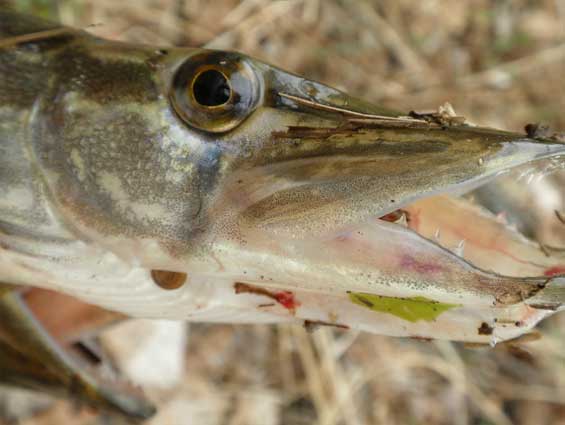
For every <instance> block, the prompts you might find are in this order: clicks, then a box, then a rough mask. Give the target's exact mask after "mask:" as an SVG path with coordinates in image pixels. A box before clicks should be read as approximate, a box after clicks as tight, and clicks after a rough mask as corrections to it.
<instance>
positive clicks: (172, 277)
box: [151, 270, 188, 290]
mask: <svg viewBox="0 0 565 425" xmlns="http://www.w3.org/2000/svg"><path fill="white" fill-rule="evenodd" d="M151 277H152V278H153V281H154V282H155V283H156V284H157V286H159V287H160V288H163V289H167V290H172V289H178V288H180V287H181V286H183V285H184V284H185V283H186V281H187V278H188V276H187V274H186V273H180V272H171V271H168V270H151Z"/></svg>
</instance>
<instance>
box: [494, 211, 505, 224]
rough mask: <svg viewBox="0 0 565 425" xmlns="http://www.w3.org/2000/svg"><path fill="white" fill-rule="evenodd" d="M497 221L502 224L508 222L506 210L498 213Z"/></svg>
mask: <svg viewBox="0 0 565 425" xmlns="http://www.w3.org/2000/svg"><path fill="white" fill-rule="evenodd" d="M496 221H498V222H499V223H502V224H508V218H507V217H506V211H501V212H499V213H498V214H497V215H496Z"/></svg>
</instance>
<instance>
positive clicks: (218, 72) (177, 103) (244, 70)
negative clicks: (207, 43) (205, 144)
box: [170, 52, 261, 133]
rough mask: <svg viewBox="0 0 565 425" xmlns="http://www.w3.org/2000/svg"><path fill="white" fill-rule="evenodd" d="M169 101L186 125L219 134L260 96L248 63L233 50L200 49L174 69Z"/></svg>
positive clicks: (241, 118) (250, 109)
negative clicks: (200, 51)
mask: <svg viewBox="0 0 565 425" xmlns="http://www.w3.org/2000/svg"><path fill="white" fill-rule="evenodd" d="M170 97H171V103H172V105H173V108H174V110H175V111H176V113H177V115H178V116H179V117H180V118H181V119H182V120H183V121H184V122H185V123H186V124H188V125H190V126H192V127H195V128H197V129H199V130H204V131H207V132H210V133H223V132H226V131H229V130H232V129H234V128H235V127H237V126H238V125H239V124H241V123H242V122H243V121H244V120H245V119H246V118H247V117H248V116H249V115H250V114H251V113H252V112H253V111H254V110H255V108H256V107H257V105H258V103H259V99H260V97H261V85H260V84H259V79H258V77H257V75H256V73H255V71H254V70H253V68H252V67H251V65H250V64H249V62H248V61H247V60H246V59H245V58H244V57H242V56H241V55H238V54H237V53H226V52H203V53H197V54H196V55H192V56H190V57H189V58H188V59H186V61H185V62H184V63H183V64H182V65H181V66H180V67H179V68H178V70H177V71H176V73H175V75H174V77H173V84H172V88H171V95H170Z"/></svg>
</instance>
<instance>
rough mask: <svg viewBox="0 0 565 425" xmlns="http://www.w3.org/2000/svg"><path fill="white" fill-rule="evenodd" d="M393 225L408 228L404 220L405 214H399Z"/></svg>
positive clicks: (406, 221)
mask: <svg viewBox="0 0 565 425" xmlns="http://www.w3.org/2000/svg"><path fill="white" fill-rule="evenodd" d="M394 224H400V225H401V226H404V227H408V220H407V219H406V214H405V213H401V214H400V217H399V218H398V220H396V221H395V222H394Z"/></svg>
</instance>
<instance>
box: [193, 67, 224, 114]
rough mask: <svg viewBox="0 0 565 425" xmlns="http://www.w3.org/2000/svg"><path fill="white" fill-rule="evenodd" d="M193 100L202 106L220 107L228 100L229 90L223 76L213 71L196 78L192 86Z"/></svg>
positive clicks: (205, 72)
mask: <svg viewBox="0 0 565 425" xmlns="http://www.w3.org/2000/svg"><path fill="white" fill-rule="evenodd" d="M192 90H193V94H194V99H195V100H196V101H197V102H198V103H199V104H201V105H202V106H220V105H223V104H224V103H226V102H227V101H228V100H229V99H230V95H231V88H230V85H229V84H228V81H227V80H226V77H225V76H224V74H222V73H221V72H219V71H216V70H214V69H210V70H208V71H204V72H202V73H201V74H199V75H198V76H197V77H196V80H195V81H194V85H193V86H192Z"/></svg>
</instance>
